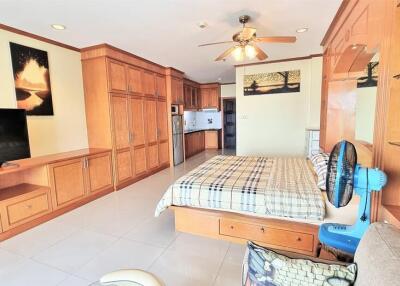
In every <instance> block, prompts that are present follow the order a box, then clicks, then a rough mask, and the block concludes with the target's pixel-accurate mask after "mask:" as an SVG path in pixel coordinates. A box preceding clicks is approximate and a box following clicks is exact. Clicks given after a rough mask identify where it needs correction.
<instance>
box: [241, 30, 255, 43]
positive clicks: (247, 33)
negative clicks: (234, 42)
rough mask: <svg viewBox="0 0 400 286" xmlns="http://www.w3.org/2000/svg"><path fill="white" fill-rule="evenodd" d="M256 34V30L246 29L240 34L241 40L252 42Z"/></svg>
mask: <svg viewBox="0 0 400 286" xmlns="http://www.w3.org/2000/svg"><path fill="white" fill-rule="evenodd" d="M255 33H256V29H255V28H250V27H244V28H243V30H242V31H241V32H240V38H241V40H244V41H246V40H250V39H251V38H252V37H253V36H254V34H255Z"/></svg>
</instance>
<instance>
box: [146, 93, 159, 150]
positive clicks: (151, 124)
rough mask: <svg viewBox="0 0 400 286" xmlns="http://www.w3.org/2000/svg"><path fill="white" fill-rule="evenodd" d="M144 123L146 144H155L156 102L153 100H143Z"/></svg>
mask: <svg viewBox="0 0 400 286" xmlns="http://www.w3.org/2000/svg"><path fill="white" fill-rule="evenodd" d="M145 122H146V142H147V143H148V144H151V143H156V142H157V101H156V100H155V99H146V100H145Z"/></svg>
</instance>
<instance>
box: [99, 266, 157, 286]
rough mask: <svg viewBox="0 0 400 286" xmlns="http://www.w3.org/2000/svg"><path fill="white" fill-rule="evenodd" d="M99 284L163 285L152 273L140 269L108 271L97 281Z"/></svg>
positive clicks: (119, 285) (117, 285) (126, 285)
mask: <svg viewBox="0 0 400 286" xmlns="http://www.w3.org/2000/svg"><path fill="white" fill-rule="evenodd" d="M97 283H98V284H94V285H99V286H100V285H101V286H164V284H163V283H161V282H160V280H158V279H157V277H155V276H154V275H153V274H151V273H149V272H146V271H143V270H140V269H127V270H118V271H115V272H111V273H108V274H106V275H104V276H103V277H101V278H100V281H99V282H97Z"/></svg>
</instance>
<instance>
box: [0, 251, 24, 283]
mask: <svg viewBox="0 0 400 286" xmlns="http://www.w3.org/2000/svg"><path fill="white" fill-rule="evenodd" d="M23 260H24V257H22V256H21V255H18V254H15V253H11V252H9V251H7V250H3V249H0V276H1V275H2V274H3V273H5V272H7V271H8V270H9V269H12V268H13V267H16V266H17V265H18V264H19V263H21V261H23ZM0 285H1V283H0Z"/></svg>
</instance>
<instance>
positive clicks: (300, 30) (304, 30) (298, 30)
mask: <svg viewBox="0 0 400 286" xmlns="http://www.w3.org/2000/svg"><path fill="white" fill-rule="evenodd" d="M307 31H308V28H301V29H297V30H296V32H297V33H304V32H307Z"/></svg>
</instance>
